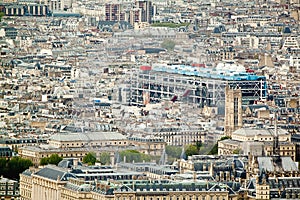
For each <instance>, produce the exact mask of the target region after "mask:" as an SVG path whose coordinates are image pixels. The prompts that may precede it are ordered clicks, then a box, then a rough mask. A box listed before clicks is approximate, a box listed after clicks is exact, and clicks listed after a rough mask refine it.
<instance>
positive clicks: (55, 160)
mask: <svg viewBox="0 0 300 200" xmlns="http://www.w3.org/2000/svg"><path fill="white" fill-rule="evenodd" d="M62 159H63V158H62V157H60V156H59V155H58V154H52V155H51V156H50V157H45V158H42V159H41V160H40V165H48V164H53V165H57V164H58V163H59V162H60V161H62Z"/></svg>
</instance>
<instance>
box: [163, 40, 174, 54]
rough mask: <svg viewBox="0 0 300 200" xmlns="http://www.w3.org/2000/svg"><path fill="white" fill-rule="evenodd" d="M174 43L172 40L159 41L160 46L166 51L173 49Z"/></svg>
mask: <svg viewBox="0 0 300 200" xmlns="http://www.w3.org/2000/svg"><path fill="white" fill-rule="evenodd" d="M175 45H176V43H175V42H174V41H173V40H164V41H163V42H162V43H161V45H160V46H161V48H164V49H167V50H168V51H173V50H174V47H175Z"/></svg>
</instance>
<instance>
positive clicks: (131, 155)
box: [120, 150, 151, 162]
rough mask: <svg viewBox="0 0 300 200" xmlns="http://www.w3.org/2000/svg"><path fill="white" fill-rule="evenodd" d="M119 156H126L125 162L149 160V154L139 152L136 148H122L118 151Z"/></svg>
mask: <svg viewBox="0 0 300 200" xmlns="http://www.w3.org/2000/svg"><path fill="white" fill-rule="evenodd" d="M120 157H121V158H124V157H126V162H133V161H135V162H142V161H146V162H149V161H150V160H151V156H149V155H146V154H144V153H140V152H138V151H136V150H124V151H121V152H120Z"/></svg>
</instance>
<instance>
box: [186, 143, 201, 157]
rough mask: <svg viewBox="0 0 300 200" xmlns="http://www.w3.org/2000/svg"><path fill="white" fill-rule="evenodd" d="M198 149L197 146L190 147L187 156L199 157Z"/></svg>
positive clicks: (187, 149)
mask: <svg viewBox="0 0 300 200" xmlns="http://www.w3.org/2000/svg"><path fill="white" fill-rule="evenodd" d="M198 152H199V151H198V149H197V147H196V146H195V145H192V144H190V145H188V146H187V147H186V149H185V154H186V156H192V155H197V154H198Z"/></svg>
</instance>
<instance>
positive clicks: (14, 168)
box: [0, 157, 33, 179]
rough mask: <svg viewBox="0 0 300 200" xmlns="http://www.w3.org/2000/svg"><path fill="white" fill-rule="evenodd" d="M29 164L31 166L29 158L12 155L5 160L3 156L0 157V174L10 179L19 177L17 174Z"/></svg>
mask: <svg viewBox="0 0 300 200" xmlns="http://www.w3.org/2000/svg"><path fill="white" fill-rule="evenodd" d="M30 166H33V163H32V162H31V160H29V159H24V158H21V157H13V158H11V159H9V160H6V159H5V158H0V175H2V176H4V177H6V178H10V179H19V178H20V177H19V174H20V173H22V172H23V171H25V170H26V169H28V168H29V167H30Z"/></svg>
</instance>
